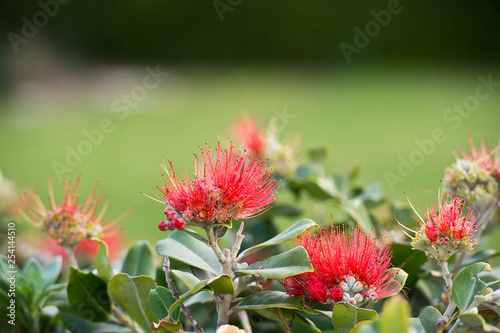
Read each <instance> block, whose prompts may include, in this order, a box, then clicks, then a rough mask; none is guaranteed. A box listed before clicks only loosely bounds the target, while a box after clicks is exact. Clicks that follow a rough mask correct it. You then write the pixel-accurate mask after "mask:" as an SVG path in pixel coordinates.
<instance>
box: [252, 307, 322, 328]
mask: <svg viewBox="0 0 500 333" xmlns="http://www.w3.org/2000/svg"><path fill="white" fill-rule="evenodd" d="M254 311H255V312H257V313H258V314H259V315H261V316H262V317H264V318H267V319H271V320H276V321H279V320H280V319H279V317H278V315H277V314H276V311H275V310H271V309H255V310H254ZM281 313H282V314H283V317H284V318H285V320H287V321H290V320H293V321H294V322H296V323H299V324H301V325H304V326H306V327H307V328H309V329H310V330H311V331H313V332H316V333H321V330H320V329H318V327H316V325H315V324H314V323H313V322H312V321H311V320H310V319H308V318H306V317H304V316H302V315H301V314H300V313H298V312H296V311H294V310H290V309H281Z"/></svg>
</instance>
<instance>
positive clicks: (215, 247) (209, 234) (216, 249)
mask: <svg viewBox="0 0 500 333" xmlns="http://www.w3.org/2000/svg"><path fill="white" fill-rule="evenodd" d="M205 232H206V233H207V238H208V244H209V245H210V247H212V249H213V250H214V253H215V255H216V256H217V259H219V262H220V263H221V265H224V264H225V263H226V258H225V256H224V254H223V253H222V251H221V249H220V247H219V245H218V244H217V240H216V239H215V236H214V229H213V227H212V228H210V229H205Z"/></svg>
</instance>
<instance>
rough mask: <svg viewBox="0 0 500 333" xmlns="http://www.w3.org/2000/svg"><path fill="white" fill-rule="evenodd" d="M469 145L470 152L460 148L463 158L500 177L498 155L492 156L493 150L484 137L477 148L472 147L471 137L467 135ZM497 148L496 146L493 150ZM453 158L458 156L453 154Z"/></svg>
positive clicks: (499, 158) (499, 159)
mask: <svg viewBox="0 0 500 333" xmlns="http://www.w3.org/2000/svg"><path fill="white" fill-rule="evenodd" d="M469 145H470V154H469V153H467V152H465V151H464V150H463V149H460V152H461V153H462V156H463V159H465V160H467V161H469V162H473V163H475V164H477V165H478V166H479V167H480V168H481V169H482V170H484V171H486V172H487V173H489V174H492V175H495V176H496V177H497V178H500V155H498V154H497V155H496V157H495V158H493V152H492V150H491V148H490V146H489V145H488V144H486V141H485V140H484V139H482V140H481V148H480V149H479V150H478V149H476V148H475V147H474V143H473V141H472V137H471V136H470V135H469ZM498 149H499V148H498V147H497V148H496V149H495V150H498ZM455 158H456V159H457V160H458V159H459V157H458V156H455Z"/></svg>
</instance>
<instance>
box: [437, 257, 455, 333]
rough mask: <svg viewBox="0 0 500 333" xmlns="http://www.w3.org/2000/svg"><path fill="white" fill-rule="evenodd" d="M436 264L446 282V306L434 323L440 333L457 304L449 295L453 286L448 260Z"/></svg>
mask: <svg viewBox="0 0 500 333" xmlns="http://www.w3.org/2000/svg"><path fill="white" fill-rule="evenodd" d="M438 265H439V266H440V267H441V270H442V271H443V279H444V281H445V283H446V293H447V295H448V307H447V308H446V311H445V312H444V313H443V316H442V317H441V319H439V320H438V322H437V325H436V329H437V330H436V332H438V333H440V332H443V329H444V328H445V327H446V325H448V323H449V322H450V319H451V316H452V315H453V312H454V311H455V309H456V308H457V305H456V304H455V301H453V298H452V295H451V288H452V287H453V280H452V278H451V277H452V276H451V273H450V271H449V270H448V262H447V261H438Z"/></svg>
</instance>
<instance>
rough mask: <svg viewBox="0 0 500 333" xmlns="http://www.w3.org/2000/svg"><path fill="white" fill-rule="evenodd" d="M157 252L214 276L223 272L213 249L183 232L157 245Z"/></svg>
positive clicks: (176, 232) (170, 236) (172, 235)
mask: <svg viewBox="0 0 500 333" xmlns="http://www.w3.org/2000/svg"><path fill="white" fill-rule="evenodd" d="M156 252H158V254H159V255H162V256H168V257H169V258H172V259H175V260H178V261H180V262H183V263H185V264H188V265H190V266H194V267H198V268H200V269H203V270H205V271H208V272H210V273H212V274H214V275H217V274H218V273H219V272H222V266H221V264H220V263H219V260H218V259H217V257H216V256H215V254H214V252H213V251H212V248H211V247H210V246H208V245H206V244H204V243H203V242H201V241H199V240H197V239H195V238H193V237H191V236H189V235H187V234H185V233H183V232H181V231H174V232H172V233H171V234H170V235H169V236H168V237H167V238H165V239H163V240H161V241H159V242H158V243H156Z"/></svg>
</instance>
